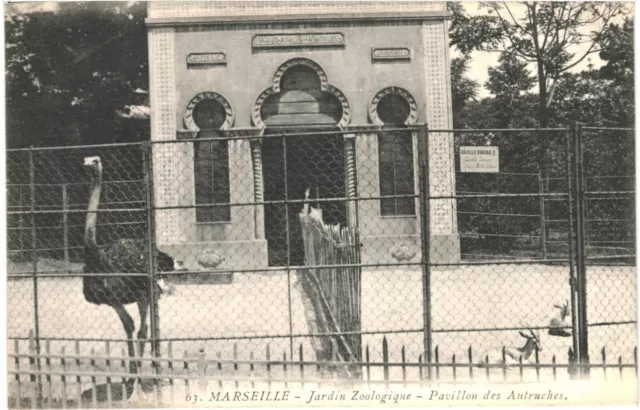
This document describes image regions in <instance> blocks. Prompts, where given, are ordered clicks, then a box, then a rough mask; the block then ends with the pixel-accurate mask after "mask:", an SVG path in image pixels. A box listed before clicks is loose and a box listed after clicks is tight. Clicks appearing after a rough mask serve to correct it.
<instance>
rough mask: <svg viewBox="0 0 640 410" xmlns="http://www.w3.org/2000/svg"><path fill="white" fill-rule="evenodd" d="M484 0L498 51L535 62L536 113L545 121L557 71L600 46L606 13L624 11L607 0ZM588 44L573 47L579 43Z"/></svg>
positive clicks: (609, 15)
mask: <svg viewBox="0 0 640 410" xmlns="http://www.w3.org/2000/svg"><path fill="white" fill-rule="evenodd" d="M517 5H518V6H514V5H513V4H512V3H506V2H486V3H485V8H486V9H487V10H488V11H489V13H492V14H494V15H495V16H497V18H498V24H499V26H500V27H501V33H502V39H501V42H500V46H499V47H498V48H499V50H501V51H502V52H503V53H507V54H511V55H513V56H515V57H517V58H519V59H522V60H524V61H526V62H529V63H534V64H535V65H536V75H537V79H538V119H539V125H540V127H542V128H544V127H547V125H548V121H549V115H548V109H549V106H550V104H551V102H552V101H553V94H554V87H555V84H556V81H557V80H558V79H559V77H560V76H561V75H562V74H563V73H565V72H567V71H569V70H571V69H572V68H574V67H575V66H577V65H578V64H580V63H581V62H582V61H584V60H585V59H586V58H587V57H588V56H589V55H591V54H594V53H597V52H599V51H600V50H601V49H600V47H598V41H599V39H600V38H602V37H603V36H606V35H607V32H608V29H610V26H609V22H610V21H611V19H613V18H615V17H616V16H618V15H620V13H621V12H622V11H623V8H622V6H621V5H620V3H613V2H611V3H609V2H606V3H605V2H602V3H596V2H518V3H517ZM585 45H586V46H587V48H586V50H585V51H582V52H579V53H577V52H576V51H575V49H576V47H578V46H585Z"/></svg>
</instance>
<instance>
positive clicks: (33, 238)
mask: <svg viewBox="0 0 640 410" xmlns="http://www.w3.org/2000/svg"><path fill="white" fill-rule="evenodd" d="M35 177H36V175H35V163H34V161H33V147H29V186H30V189H31V195H30V196H31V198H30V202H31V262H32V269H33V318H34V322H35V323H34V331H35V335H34V337H35V340H34V347H35V352H36V354H37V355H40V312H39V309H38V244H37V242H36V240H37V235H36V217H35V211H36V185H35ZM36 370H38V372H40V357H38V358H37V359H36ZM37 379H38V383H37V394H38V398H40V397H42V376H41V375H40V374H39V373H38V377H37Z"/></svg>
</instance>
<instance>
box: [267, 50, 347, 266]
mask: <svg viewBox="0 0 640 410" xmlns="http://www.w3.org/2000/svg"><path fill="white" fill-rule="evenodd" d="M283 67H284V68H283ZM283 67H281V68H280V69H279V70H278V72H277V73H276V76H275V78H274V85H273V86H272V87H270V89H268V90H265V92H263V94H265V93H267V94H268V95H266V96H265V97H264V98H261V97H262V95H261V97H259V99H258V100H259V104H260V106H259V108H258V109H259V111H258V113H259V120H260V121H261V122H262V123H263V125H264V128H265V135H266V138H265V139H264V140H263V142H262V164H263V178H264V199H265V201H267V202H268V201H283V200H301V199H304V197H305V191H306V190H307V189H310V198H311V200H312V201H311V204H312V206H314V207H315V208H319V209H320V210H322V214H323V218H324V221H325V222H326V223H328V224H342V225H344V224H346V221H347V216H346V215H347V212H346V206H345V202H344V201H339V200H329V201H318V200H319V199H324V200H327V199H331V198H343V197H344V196H345V159H344V141H343V137H342V135H340V134H337V133H332V131H337V130H339V127H340V125H341V123H342V122H344V121H345V111H347V113H348V107H346V106H345V104H346V99H344V96H342V93H340V92H339V90H337V89H335V87H331V86H330V85H329V84H327V82H326V76H325V75H324V72H322V69H321V68H320V67H319V66H317V64H315V63H313V62H312V61H310V60H305V59H296V60H292V61H290V62H287V63H285V64H283ZM257 103H258V102H257ZM345 108H346V110H345ZM282 134H284V135H285V136H278V135H282ZM296 134H302V135H296ZM314 200H315V202H314ZM302 206H303V204H302V203H299V202H298V203H293V204H283V203H279V204H265V207H264V214H265V237H266V239H267V243H268V249H269V265H270V266H283V265H286V264H287V263H289V264H291V265H302V264H304V248H303V241H302V235H301V229H300V222H299V218H298V214H299V213H300V211H301V210H302Z"/></svg>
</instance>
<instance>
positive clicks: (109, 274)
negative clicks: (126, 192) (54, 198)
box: [82, 157, 181, 374]
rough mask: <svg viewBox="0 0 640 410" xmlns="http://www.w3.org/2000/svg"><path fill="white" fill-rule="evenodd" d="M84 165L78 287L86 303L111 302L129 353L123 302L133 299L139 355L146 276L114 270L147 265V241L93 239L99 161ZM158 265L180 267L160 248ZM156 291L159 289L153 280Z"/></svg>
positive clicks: (128, 324) (128, 319) (144, 325)
mask: <svg viewBox="0 0 640 410" xmlns="http://www.w3.org/2000/svg"><path fill="white" fill-rule="evenodd" d="M84 165H85V167H87V169H88V170H89V172H90V174H91V193H90V196H89V206H88V209H87V220H86V226H85V234H84V271H83V272H84V273H85V274H86V275H85V276H83V278H82V291H83V293H84V297H85V299H86V300H87V301H88V302H89V303H93V304H96V305H102V304H105V305H109V306H111V307H112V308H113V309H114V310H115V311H116V313H117V314H118V317H119V318H120V320H121V321H122V325H123V327H124V330H125V332H126V334H127V348H128V352H129V357H132V358H133V357H135V348H134V343H133V340H132V339H133V330H134V328H135V324H134V322H133V319H132V318H131V316H130V315H129V313H128V312H127V311H126V309H125V308H124V305H127V304H131V303H136V304H137V305H138V310H139V311H140V328H139V330H138V335H137V337H138V339H139V354H140V356H142V355H143V352H144V340H143V339H145V338H146V337H147V323H146V318H147V310H148V308H149V303H150V300H149V290H150V289H149V278H148V277H147V276H123V275H118V274H117V273H141V272H145V271H146V270H147V268H148V265H147V256H148V251H147V246H148V245H147V243H146V242H145V241H137V240H130V239H121V240H118V241H116V242H114V243H113V244H111V245H109V246H107V247H105V248H101V247H98V244H97V242H96V223H97V220H98V213H97V211H98V205H99V203H100V189H101V182H102V163H101V161H100V157H87V158H85V159H84ZM158 254H159V255H158V260H159V261H160V263H159V268H160V269H161V270H164V271H168V270H181V266H180V263H179V262H175V261H173V259H172V258H171V257H170V256H169V255H167V254H164V253H163V252H158ZM155 290H156V292H158V294H160V293H162V290H161V288H160V286H159V285H158V284H157V283H156V289H155ZM137 367H138V364H137V363H136V362H135V361H134V360H131V361H130V363H129V368H130V372H131V373H132V374H133V373H136V372H137Z"/></svg>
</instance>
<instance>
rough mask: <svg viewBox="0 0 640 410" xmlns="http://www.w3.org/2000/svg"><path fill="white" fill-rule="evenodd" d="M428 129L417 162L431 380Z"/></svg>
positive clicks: (426, 352) (422, 132) (424, 316)
mask: <svg viewBox="0 0 640 410" xmlns="http://www.w3.org/2000/svg"><path fill="white" fill-rule="evenodd" d="M428 138H429V129H428V126H427V124H424V125H422V126H420V128H419V130H418V158H419V160H418V162H419V164H420V173H419V179H420V193H419V197H420V233H421V246H422V322H423V339H424V361H425V363H426V365H427V378H428V379H429V380H431V266H430V263H431V258H430V243H431V241H430V239H429V238H430V234H431V230H430V215H429V212H430V207H429V143H428Z"/></svg>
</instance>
